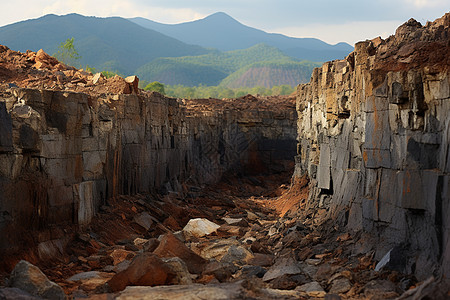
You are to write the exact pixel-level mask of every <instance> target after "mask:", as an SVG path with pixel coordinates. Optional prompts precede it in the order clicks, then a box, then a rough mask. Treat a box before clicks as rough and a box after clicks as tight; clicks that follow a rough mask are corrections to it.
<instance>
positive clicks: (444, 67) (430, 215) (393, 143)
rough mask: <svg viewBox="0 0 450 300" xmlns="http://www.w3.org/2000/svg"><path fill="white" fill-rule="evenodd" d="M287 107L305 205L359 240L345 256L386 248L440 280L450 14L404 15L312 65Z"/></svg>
mask: <svg viewBox="0 0 450 300" xmlns="http://www.w3.org/2000/svg"><path fill="white" fill-rule="evenodd" d="M297 113H298V116H299V118H298V126H297V129H298V156H297V159H296V171H295V175H296V176H300V175H303V174H305V173H307V174H308V175H309V177H310V178H311V180H312V183H313V190H312V192H311V194H310V197H309V201H308V206H309V207H310V208H325V209H326V210H327V218H326V219H327V220H328V221H329V220H330V219H331V220H333V221H334V222H335V224H336V226H340V228H344V227H345V228H346V229H347V230H349V231H351V232H355V233H356V232H359V234H363V235H366V236H368V238H367V237H366V244H365V246H364V247H359V248H358V247H355V250H354V251H355V252H358V251H371V250H374V251H375V258H376V260H380V259H381V258H382V257H383V256H384V255H385V254H386V253H387V252H388V251H389V250H391V249H394V250H393V251H394V252H396V253H398V254H399V255H397V258H395V259H392V260H395V262H393V264H394V265H395V266H393V268H395V269H397V270H398V271H401V272H406V273H413V274H415V275H416V277H417V278H419V280H423V279H425V278H427V277H428V276H430V275H432V274H434V275H438V274H445V275H446V276H447V278H449V276H450V267H449V266H450V206H449V205H450V202H449V198H450V180H449V179H450V174H449V173H450V149H449V144H450V118H449V115H450V14H449V13H448V14H446V15H445V16H444V17H442V18H440V19H438V20H436V21H434V22H429V23H427V24H426V25H425V26H422V25H421V24H420V23H418V22H417V21H415V20H413V19H411V20H409V21H408V22H406V23H405V24H403V25H402V26H400V27H399V28H398V29H397V31H396V33H395V35H393V36H391V37H389V38H388V39H386V40H382V39H381V38H376V39H373V40H371V41H364V42H360V43H357V44H356V46H355V51H354V52H353V53H351V54H350V55H349V56H348V57H347V58H346V59H344V60H337V61H332V62H327V63H325V64H324V65H323V66H322V68H317V69H315V70H314V71H313V74H312V78H311V82H310V83H308V84H303V85H300V86H299V87H298V92H297ZM360 246H361V245H360ZM391 257H392V255H391Z"/></svg>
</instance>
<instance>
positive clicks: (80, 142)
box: [0, 89, 297, 260]
mask: <svg viewBox="0 0 450 300" xmlns="http://www.w3.org/2000/svg"><path fill="white" fill-rule="evenodd" d="M1 98H2V99H0V190H1V191H2V193H0V252H2V253H5V254H8V253H14V254H18V253H19V252H26V251H28V249H29V248H30V246H36V245H37V249H38V252H37V254H38V257H39V258H40V259H48V258H52V257H54V256H55V255H56V254H57V252H58V251H62V248H63V246H64V243H65V242H66V241H67V240H68V239H70V237H71V233H73V232H66V231H64V230H63V228H70V226H72V227H74V228H76V227H78V226H83V225H86V224H88V223H89V222H90V221H91V219H92V218H93V216H94V215H95V213H96V211H97V210H98V208H99V207H100V206H101V205H104V204H105V203H107V199H109V198H110V197H113V196H115V195H119V194H136V193H152V192H163V193H166V192H170V191H178V190H181V189H182V184H184V183H187V184H188V185H189V184H190V185H201V184H205V183H212V182H215V181H217V180H219V179H220V178H221V176H222V174H223V173H224V172H226V171H229V170H233V171H235V172H244V173H245V172H252V171H255V172H264V171H269V169H268V168H273V169H275V170H283V169H284V168H285V167H288V162H289V161H291V165H293V163H292V162H293V157H294V156H295V144H296V127H295V122H296V118H297V117H296V112H295V105H294V102H293V101H292V100H290V101H286V103H285V105H281V106H279V107H277V108H273V109H272V108H266V109H242V107H241V106H240V105H232V106H234V107H231V108H230V107H228V108H227V107H220V106H217V107H216V106H214V105H213V104H214V103H208V101H209V100H205V101H206V102H205V101H204V102H205V103H204V104H205V107H206V108H207V109H205V107H197V108H196V107H195V103H193V104H192V103H191V104H190V103H185V102H183V101H180V100H176V99H170V98H165V97H163V96H161V95H159V94H157V93H152V94H150V95H110V96H98V97H94V96H89V95H87V94H81V93H69V92H58V91H48V90H32V89H13V90H11V91H9V92H6V91H5V92H3V93H2V94H1ZM211 101H212V100H211ZM255 101H256V100H255ZM257 106H258V105H256V107H257ZM65 225H66V227H64V226H65ZM67 226H69V227H67ZM30 259H31V260H33V258H30Z"/></svg>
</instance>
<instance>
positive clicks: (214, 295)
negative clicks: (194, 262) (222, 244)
mask: <svg viewBox="0 0 450 300" xmlns="http://www.w3.org/2000/svg"><path fill="white" fill-rule="evenodd" d="M133 299H136V300H138V299H139V300H154V299H171V300H198V299H208V300H228V299H243V289H242V286H241V285H240V284H237V283H223V284H208V285H203V284H194V285H189V286H183V285H174V286H173V285H172V286H156V287H127V288H126V289H125V290H124V291H123V292H122V293H120V295H119V296H118V297H117V300H133Z"/></svg>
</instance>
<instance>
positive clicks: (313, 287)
mask: <svg viewBox="0 0 450 300" xmlns="http://www.w3.org/2000/svg"><path fill="white" fill-rule="evenodd" d="M295 290H296V291H299V292H304V293H306V294H307V295H308V296H310V297H317V298H323V297H325V294H326V292H325V291H324V289H323V288H322V286H321V285H320V284H319V283H318V282H317V281H313V282H310V283H305V284H303V285H300V286H298V287H296V288H295Z"/></svg>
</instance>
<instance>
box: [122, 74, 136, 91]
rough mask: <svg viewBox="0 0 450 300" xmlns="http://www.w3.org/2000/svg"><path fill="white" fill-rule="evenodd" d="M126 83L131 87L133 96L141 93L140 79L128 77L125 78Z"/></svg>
mask: <svg viewBox="0 0 450 300" xmlns="http://www.w3.org/2000/svg"><path fill="white" fill-rule="evenodd" d="M125 82H126V83H128V84H129V85H130V86H131V91H132V93H133V94H138V93H139V78H138V77H137V76H128V77H127V78H125Z"/></svg>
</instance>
